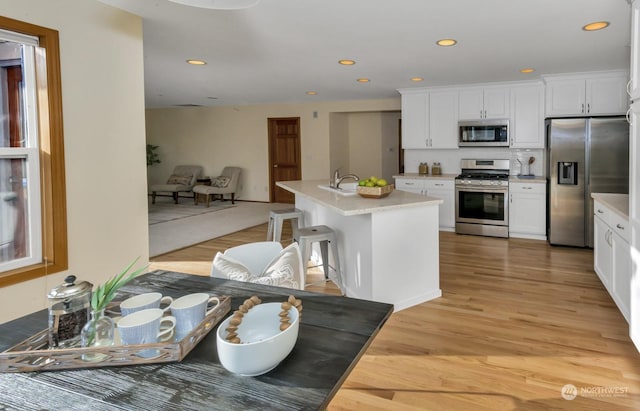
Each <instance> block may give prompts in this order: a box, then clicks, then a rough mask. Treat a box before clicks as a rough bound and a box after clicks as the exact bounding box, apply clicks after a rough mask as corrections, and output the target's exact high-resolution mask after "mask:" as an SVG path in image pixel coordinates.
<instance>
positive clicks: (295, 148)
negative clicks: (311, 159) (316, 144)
mask: <svg viewBox="0 0 640 411" xmlns="http://www.w3.org/2000/svg"><path fill="white" fill-rule="evenodd" d="M301 178H302V165H301V163H300V118H299V117H290V118H270V119H269V186H270V190H269V192H270V196H269V199H270V201H271V202H276V203H291V204H293V203H295V197H294V195H293V194H292V193H290V192H289V191H287V190H284V189H282V188H280V187H278V186H276V182H278V181H290V180H300V179H301Z"/></svg>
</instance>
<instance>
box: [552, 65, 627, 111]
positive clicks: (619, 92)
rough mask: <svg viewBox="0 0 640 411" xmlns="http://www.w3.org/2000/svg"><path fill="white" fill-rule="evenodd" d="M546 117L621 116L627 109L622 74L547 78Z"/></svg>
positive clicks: (625, 81) (608, 73) (619, 72)
mask: <svg viewBox="0 0 640 411" xmlns="http://www.w3.org/2000/svg"><path fill="white" fill-rule="evenodd" d="M545 82H546V86H547V87H546V104H545V113H546V117H553V116H577V117H580V116H592V115H615V114H624V113H625V112H626V111H627V107H628V101H629V100H628V97H627V92H626V86H627V75H626V72H624V71H616V72H607V73H590V74H584V75H567V76H548V77H545Z"/></svg>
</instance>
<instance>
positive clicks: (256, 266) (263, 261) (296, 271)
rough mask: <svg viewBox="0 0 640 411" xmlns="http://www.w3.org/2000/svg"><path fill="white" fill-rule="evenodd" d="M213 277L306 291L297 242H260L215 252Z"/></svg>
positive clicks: (212, 268) (212, 267)
mask: <svg viewBox="0 0 640 411" xmlns="http://www.w3.org/2000/svg"><path fill="white" fill-rule="evenodd" d="M211 276H212V277H217V278H227V279H230V280H236V281H247V282H252V283H258V284H266V285H275V286H280V287H287V288H295V289H299V290H304V286H305V271H304V270H303V263H302V253H301V252H300V247H299V246H298V244H297V243H292V244H290V245H288V246H287V247H285V248H282V245H281V244H280V243H279V242H275V241H259V242H254V243H248V244H243V245H239V246H237V247H232V248H229V249H227V250H225V252H224V253H220V252H218V253H216V255H215V257H214V259H213V264H212V266H211Z"/></svg>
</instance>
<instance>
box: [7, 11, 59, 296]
mask: <svg viewBox="0 0 640 411" xmlns="http://www.w3.org/2000/svg"><path fill="white" fill-rule="evenodd" d="M61 100H62V98H61V83H60V54H59V46H58V32H57V31H55V30H51V29H47V28H44V27H39V26H35V25H32V24H29V23H24V22H20V21H17V20H12V19H7V18H4V17H0V114H1V118H0V286H6V285H10V284H14V283H17V282H21V281H26V280H30V279H33V278H36V277H41V276H44V275H47V274H50V273H54V272H59V271H63V270H66V269H67V233H66V230H67V229H66V199H65V185H64V156H63V134H62V103H61Z"/></svg>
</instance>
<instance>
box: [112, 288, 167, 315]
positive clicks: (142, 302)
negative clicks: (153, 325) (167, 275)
mask: <svg viewBox="0 0 640 411" xmlns="http://www.w3.org/2000/svg"><path fill="white" fill-rule="evenodd" d="M172 302H173V298H171V297H169V296H166V297H163V296H162V294H160V293H144V294H139V295H135V296H133V297H130V298H127V299H126V300H124V301H123V302H121V303H120V312H121V313H122V316H123V317H124V316H127V315H129V314H133V313H135V312H136V311H142V310H146V309H148V308H160V304H167V306H166V307H165V308H164V309H163V310H162V311H164V312H167V311H169V306H170V305H171V303H172Z"/></svg>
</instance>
